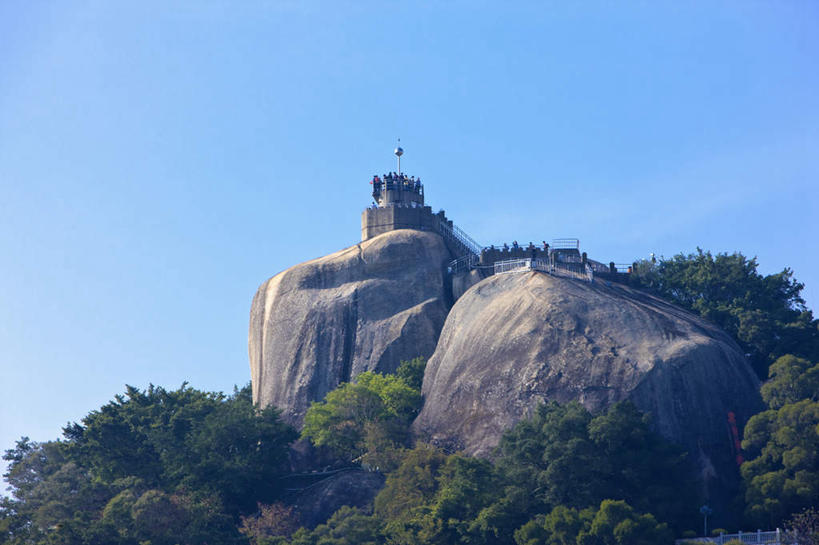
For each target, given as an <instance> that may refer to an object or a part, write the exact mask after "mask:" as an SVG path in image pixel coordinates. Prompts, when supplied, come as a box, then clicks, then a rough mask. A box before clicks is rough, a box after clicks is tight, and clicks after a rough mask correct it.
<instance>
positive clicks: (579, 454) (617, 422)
mask: <svg viewBox="0 0 819 545" xmlns="http://www.w3.org/2000/svg"><path fill="white" fill-rule="evenodd" d="M649 424H650V423H649V419H648V417H647V416H645V415H642V414H640V412H639V411H637V409H636V408H635V407H634V406H633V405H632V404H631V403H628V402H624V403H618V404H615V405H613V406H612V407H610V408H609V410H608V411H606V412H605V413H601V414H600V415H598V416H596V417H595V416H593V415H591V413H589V411H587V410H586V409H585V408H584V407H583V406H582V405H580V404H579V403H576V402H574V403H568V404H566V405H558V404H556V403H550V404H546V405H541V406H540V407H538V409H537V410H536V411H535V414H534V415H533V416H532V418H530V419H527V420H524V421H521V422H519V423H518V424H517V425H516V426H515V427H514V428H513V429H512V430H510V431H509V432H507V433H506V434H505V435H504V436H503V438H502V439H501V442H500V446H499V459H498V467H499V469H500V471H501V472H502V474H503V476H504V479H505V481H506V483H507V486H506V489H505V493H504V498H503V500H502V501H505V502H506V504H507V505H508V506H509V508H508V509H509V511H510V512H512V513H517V516H518V517H519V518H518V525H520V524H523V522H525V521H526V520H528V518H529V517H531V516H532V515H533V514H535V513H538V512H540V513H545V512H549V511H550V510H551V509H553V508H554V507H557V506H565V507H570V508H576V509H583V508H586V507H590V506H594V505H598V504H599V503H600V502H601V501H602V500H604V499H607V498H615V499H622V500H625V501H627V502H628V503H629V504H631V505H633V506H635V507H636V508H637V509H639V510H641V511H643V512H653V513H655V514H657V515H658V516H660V518H661V519H662V520H668V521H674V522H675V523H676V524H679V525H681V526H683V525H685V524H686V523H687V522H688V518H689V517H688V516H687V515H686V512H687V511H688V510H689V507H690V505H693V504H695V502H696V498H695V494H694V491H693V489H692V486H691V484H690V479H689V470H690V468H689V466H688V462H687V459H686V456H685V454H684V452H683V450H682V449H681V448H680V447H678V446H676V445H673V444H671V443H669V442H668V441H666V440H664V439H663V438H661V437H660V436H659V435H657V434H656V433H654V432H653V431H652V430H651V429H650V425H649ZM523 517H526V518H523Z"/></svg>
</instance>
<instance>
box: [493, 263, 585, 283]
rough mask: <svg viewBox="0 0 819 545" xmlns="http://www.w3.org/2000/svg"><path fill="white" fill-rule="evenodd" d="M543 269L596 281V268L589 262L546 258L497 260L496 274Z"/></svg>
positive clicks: (548, 272)
mask: <svg viewBox="0 0 819 545" xmlns="http://www.w3.org/2000/svg"><path fill="white" fill-rule="evenodd" d="M532 270H534V271H541V272H545V273H547V274H551V275H554V276H561V277H563V278H575V279H577V280H584V281H586V282H589V283H591V282H594V270H592V268H591V266H590V265H589V264H588V263H560V262H550V261H547V260H545V259H528V258H527V259H507V260H504V261H496V262H495V270H494V272H495V274H505V273H514V272H526V271H532Z"/></svg>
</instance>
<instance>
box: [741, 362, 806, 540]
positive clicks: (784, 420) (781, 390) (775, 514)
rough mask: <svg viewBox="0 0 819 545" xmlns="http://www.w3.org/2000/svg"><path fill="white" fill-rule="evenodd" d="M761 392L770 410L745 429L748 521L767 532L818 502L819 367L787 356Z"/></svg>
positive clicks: (755, 416)
mask: <svg viewBox="0 0 819 545" xmlns="http://www.w3.org/2000/svg"><path fill="white" fill-rule="evenodd" d="M771 375H772V376H771V380H770V381H768V382H767V383H766V384H765V385H764V386H763V387H762V397H763V399H764V401H765V402H766V404H767V405H768V410H766V411H763V412H761V413H759V414H757V415H754V416H753V417H751V419H750V420H749V421H748V424H747V425H746V426H745V438H744V440H743V442H742V448H743V449H744V450H745V453H746V455H747V457H748V460H747V461H746V462H745V463H744V464H742V467H741V472H742V477H743V480H744V483H745V502H746V513H747V515H748V517H749V518H750V519H751V520H752V521H753V522H756V523H757V524H761V525H766V526H768V527H771V528H773V527H776V526H778V525H780V524H781V523H782V521H783V519H784V518H785V517H787V516H788V515H790V514H792V513H796V512H797V511H799V510H800V509H803V508H807V507H811V506H813V505H815V504H816V501H817V500H818V499H819V364H814V363H811V362H810V361H808V360H806V359H804V358H797V357H794V356H790V355H788V356H783V357H781V358H779V359H778V360H776V362H774V364H773V365H772V366H771Z"/></svg>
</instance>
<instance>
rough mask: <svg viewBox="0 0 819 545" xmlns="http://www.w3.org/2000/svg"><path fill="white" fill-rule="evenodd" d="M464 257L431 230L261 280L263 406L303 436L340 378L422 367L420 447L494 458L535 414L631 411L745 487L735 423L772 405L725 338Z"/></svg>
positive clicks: (258, 348) (551, 279) (677, 314)
mask: <svg viewBox="0 0 819 545" xmlns="http://www.w3.org/2000/svg"><path fill="white" fill-rule="evenodd" d="M453 253H454V251H453V249H452V245H451V244H448V241H446V239H445V238H442V235H439V234H438V233H436V232H431V231H423V230H414V229H397V230H390V231H388V232H385V233H382V234H377V235H374V236H371V237H370V238H368V239H367V240H365V241H364V242H361V243H360V244H357V245H355V246H352V247H350V248H347V249H345V250H342V251H340V252H337V253H335V254H332V255H329V256H326V257H322V258H319V259H316V260H313V261H309V262H307V263H303V264H301V265H297V266H295V267H292V268H290V269H288V270H286V271H284V272H282V273H280V274H278V275H276V276H274V277H273V278H271V279H270V280H268V281H267V282H265V283H264V284H263V285H262V286H261V287H260V288H259V290H258V292H257V294H256V296H255V298H254V300H253V306H252V309H251V319H250V336H249V349H250V362H251V372H252V383H253V397H254V401H255V402H256V403H259V404H260V405H262V406H267V405H271V404H272V405H275V406H277V407H279V408H280V409H281V410H282V411H283V416H284V418H285V420H287V421H288V422H290V423H292V424H294V425H296V426H300V425H301V423H302V421H303V418H304V414H305V412H306V410H307V408H308V407H309V405H310V403H311V402H313V401H318V400H321V399H323V398H324V396H325V395H326V394H327V393H328V392H329V391H331V390H332V389H334V388H335V387H337V386H338V385H339V384H341V383H342V382H346V381H349V380H351V379H352V378H354V377H355V376H356V375H358V374H359V373H362V372H364V371H377V372H392V371H394V370H395V369H396V368H397V366H398V365H399V363H400V361H401V360H402V359H411V358H413V357H416V356H425V357H429V358H430V359H429V362H428V364H427V368H426V372H425V375H424V381H423V395H424V406H423V409H422V411H421V413H420V415H419V416H418V418H417V419H416V421H415V423H414V424H413V429H414V431H415V433H416V436H417V437H419V438H420V439H421V440H425V441H429V442H431V443H433V444H437V445H439V446H442V447H444V448H447V449H449V450H463V451H465V452H466V453H469V454H474V455H478V456H491V454H492V451H493V448H494V447H495V446H496V445H497V444H498V442H499V440H500V437H501V435H502V434H503V432H504V431H505V430H507V429H509V428H511V427H512V426H513V425H514V424H515V423H516V422H517V421H519V420H520V419H521V418H524V417H526V416H527V415H529V414H531V412H532V411H533V409H534V408H535V407H537V405H538V404H539V403H542V402H548V401H557V402H568V401H575V400H576V401H579V402H580V403H582V404H583V405H584V406H586V407H587V408H589V409H590V410H593V411H597V410H601V409H604V408H606V407H608V406H609V405H611V404H613V403H616V402H618V401H622V400H631V401H632V402H633V403H634V404H635V405H636V406H637V407H638V408H639V409H641V410H642V411H644V412H647V413H650V415H651V418H652V421H653V425H654V427H655V428H656V429H657V430H658V431H659V432H660V433H661V434H662V435H664V436H665V437H667V438H669V439H671V440H673V441H675V442H677V443H679V444H681V445H683V446H685V447H686V448H687V450H688V452H689V459H690V460H691V461H692V463H693V465H694V466H695V467H696V470H697V471H698V472H699V474H700V475H699V478H700V479H699V480H700V481H701V483H703V484H705V485H710V486H708V488H709V489H710V490H711V491H713V490H719V489H724V490H735V489H736V484H737V479H738V472H737V471H736V467H735V466H736V456H737V454H738V453H737V452H736V451H735V446H734V445H735V440H734V439H735V438H734V437H732V435H731V433H732V422H736V423H738V424H739V425H740V426H742V425H744V423H745V422H746V420H747V419H748V418H749V417H750V416H751V415H753V414H754V413H755V412H757V411H758V410H759V408H760V407H761V402H760V398H759V393H758V391H759V383H758V380H757V378H756V376H755V375H754V373H753V371H752V369H751V368H750V366H749V365H748V363H747V361H746V360H745V358H744V356H743V354H742V353H741V352H740V350H739V348H738V347H737V345H736V344H735V342H734V341H733V340H732V339H731V338H730V337H729V336H728V335H727V334H725V333H724V332H722V331H721V330H720V329H718V328H717V327H715V326H713V325H711V324H709V323H708V322H706V321H704V320H703V319H701V318H699V317H697V316H695V315H693V314H691V313H690V312H687V311H685V310H683V309H680V308H678V307H676V306H674V305H671V304H669V303H666V302H664V301H662V300H660V299H658V298H655V297H653V296H650V295H648V294H646V293H644V292H642V291H639V290H636V289H633V288H630V287H628V286H627V285H626V284H625V283H619V282H611V281H609V280H606V279H605V276H601V278H595V279H594V281H592V282H589V281H588V279H587V280H584V279H571V278H563V277H558V276H554V275H552V274H547V272H541V271H535V270H525V271H516V272H510V273H504V274H495V275H491V273H484V272H481V271H479V270H472V271H470V272H468V273H463V274H460V276H459V274H458V273H457V271H454V270H453V268H452V266H450V267H449V269H447V264H448V263H449V262H450V261H451V260H452V258H453ZM453 263H455V262H453ZM479 272H480V274H478V273H479ZM485 274H490V276H488V277H487V278H484V277H483V276H484V275H485ZM453 293H454V294H455V295H456V296H457V297H458V299H457V302H455V303H454V305H453V304H452V301H451V299H452V294H453ZM714 485H716V486H714ZM706 493H707V494H709V495H710V491H706Z"/></svg>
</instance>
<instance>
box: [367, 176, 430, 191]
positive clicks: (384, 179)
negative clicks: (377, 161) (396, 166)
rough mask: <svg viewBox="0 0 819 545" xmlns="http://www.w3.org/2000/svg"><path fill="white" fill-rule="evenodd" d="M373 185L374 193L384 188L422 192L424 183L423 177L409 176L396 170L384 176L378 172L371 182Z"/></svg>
mask: <svg viewBox="0 0 819 545" xmlns="http://www.w3.org/2000/svg"><path fill="white" fill-rule="evenodd" d="M370 183H371V184H372V186H373V194H377V193H381V191H382V190H384V189H388V190H389V189H396V188H400V189H404V190H411V191H415V192H419V193H420V192H421V191H422V189H423V187H424V186H423V185H422V184H421V178H420V177H418V178H416V177H415V176H407V175H406V174H398V173H396V172H388V173H387V174H384V175H383V176H379V175H378V174H376V175H375V176H373V179H372V181H371V182H370Z"/></svg>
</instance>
